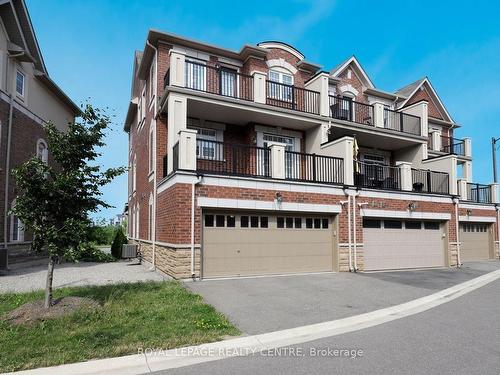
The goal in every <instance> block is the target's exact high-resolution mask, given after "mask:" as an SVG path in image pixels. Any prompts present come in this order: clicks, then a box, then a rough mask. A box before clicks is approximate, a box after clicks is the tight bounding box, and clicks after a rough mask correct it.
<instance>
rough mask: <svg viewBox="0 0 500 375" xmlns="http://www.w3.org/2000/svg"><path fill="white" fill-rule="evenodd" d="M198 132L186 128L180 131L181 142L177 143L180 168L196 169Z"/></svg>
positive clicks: (186, 169)
mask: <svg viewBox="0 0 500 375" xmlns="http://www.w3.org/2000/svg"><path fill="white" fill-rule="evenodd" d="M197 133H198V132H197V131H196V130H193V129H184V130H181V131H179V142H178V143H177V146H176V147H178V151H177V153H178V154H177V158H178V161H177V163H178V168H179V169H182V170H185V171H195V170H196V134H197Z"/></svg>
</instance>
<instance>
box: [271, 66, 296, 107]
mask: <svg viewBox="0 0 500 375" xmlns="http://www.w3.org/2000/svg"><path fill="white" fill-rule="evenodd" d="M268 79H269V83H268V88H269V90H268V96H269V97H270V98H271V99H277V100H282V101H286V102H292V100H293V75H292V74H290V73H285V72H281V71H278V70H269V74H268Z"/></svg>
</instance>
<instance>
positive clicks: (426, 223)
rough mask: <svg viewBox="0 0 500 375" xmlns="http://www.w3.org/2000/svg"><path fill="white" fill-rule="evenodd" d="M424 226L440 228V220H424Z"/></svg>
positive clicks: (434, 228) (432, 228)
mask: <svg viewBox="0 0 500 375" xmlns="http://www.w3.org/2000/svg"><path fill="white" fill-rule="evenodd" d="M424 228H425V229H431V230H439V222H438V221H424Z"/></svg>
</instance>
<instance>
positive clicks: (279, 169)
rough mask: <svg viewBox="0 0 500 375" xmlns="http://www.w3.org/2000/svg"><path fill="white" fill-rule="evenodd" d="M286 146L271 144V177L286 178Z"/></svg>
mask: <svg viewBox="0 0 500 375" xmlns="http://www.w3.org/2000/svg"><path fill="white" fill-rule="evenodd" d="M285 147H286V146H285V145H284V144H282V143H271V144H270V145H269V148H270V150H271V177H272V178H279V179H284V178H285V177H286V173H285V172H286V168H285Z"/></svg>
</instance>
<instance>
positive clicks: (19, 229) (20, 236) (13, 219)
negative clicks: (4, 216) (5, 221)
mask: <svg viewBox="0 0 500 375" xmlns="http://www.w3.org/2000/svg"><path fill="white" fill-rule="evenodd" d="M15 205H16V200H14V201H13V202H12V208H14V207H15ZM10 241H11V242H23V241H24V227H23V223H22V222H21V220H20V219H19V218H18V217H17V216H16V215H14V214H12V215H10Z"/></svg>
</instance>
